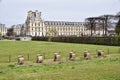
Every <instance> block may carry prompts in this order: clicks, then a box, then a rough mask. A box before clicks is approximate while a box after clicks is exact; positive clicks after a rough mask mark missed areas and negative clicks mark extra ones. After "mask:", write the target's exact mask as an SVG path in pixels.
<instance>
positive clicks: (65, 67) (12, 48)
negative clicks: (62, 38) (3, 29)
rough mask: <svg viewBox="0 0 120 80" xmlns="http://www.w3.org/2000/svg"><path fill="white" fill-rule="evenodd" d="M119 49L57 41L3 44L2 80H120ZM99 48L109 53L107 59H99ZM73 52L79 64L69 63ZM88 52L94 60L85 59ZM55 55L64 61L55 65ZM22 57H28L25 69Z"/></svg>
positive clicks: (0, 59)
mask: <svg viewBox="0 0 120 80" xmlns="http://www.w3.org/2000/svg"><path fill="white" fill-rule="evenodd" d="M108 48H109V55H108ZM119 48H120V47H119V46H118V47H117V46H102V45H87V44H72V43H56V42H37V41H0V80H120V75H119V74H120V69H119V67H120V52H119ZM99 49H102V50H104V51H105V55H106V57H104V58H97V57H96V54H97V53H96V50H99ZM72 50H73V51H75V53H76V55H77V60H75V61H69V60H68V54H69V52H70V51H72ZM84 50H88V51H90V53H91V55H92V58H91V59H90V60H85V59H84V58H83V51H84ZM55 52H61V53H60V54H61V56H62V61H61V62H53V55H54V53H55ZM39 53H40V54H42V55H44V56H45V61H46V62H44V63H43V64H36V63H35V61H36V55H37V54H39ZM28 54H29V60H28ZM9 55H10V56H9ZM18 55H24V56H25V64H24V65H22V66H18V65H17V57H18ZM9 58H10V60H11V62H9Z"/></svg>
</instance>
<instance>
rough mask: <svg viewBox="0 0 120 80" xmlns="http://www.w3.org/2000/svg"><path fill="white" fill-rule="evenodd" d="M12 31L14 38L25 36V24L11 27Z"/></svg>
mask: <svg viewBox="0 0 120 80" xmlns="http://www.w3.org/2000/svg"><path fill="white" fill-rule="evenodd" d="M11 28H12V31H13V33H14V35H15V36H25V35H26V33H25V24H18V25H12V27H11Z"/></svg>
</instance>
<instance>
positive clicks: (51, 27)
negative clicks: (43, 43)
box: [25, 10, 86, 36]
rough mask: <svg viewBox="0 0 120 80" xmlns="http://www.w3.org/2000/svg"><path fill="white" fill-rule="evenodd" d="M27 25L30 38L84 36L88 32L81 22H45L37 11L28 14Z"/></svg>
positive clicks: (27, 33)
mask: <svg viewBox="0 0 120 80" xmlns="http://www.w3.org/2000/svg"><path fill="white" fill-rule="evenodd" d="M25 24H26V35H28V36H82V35H85V31H86V29H85V26H84V23H81V22H64V21H43V20H42V19H41V12H38V11H37V10H36V11H35V12H32V11H29V12H28V15H27V19H26V22H25ZM48 34H49V35H48Z"/></svg>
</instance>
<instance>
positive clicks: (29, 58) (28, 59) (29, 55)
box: [28, 53, 30, 61]
mask: <svg viewBox="0 0 120 80" xmlns="http://www.w3.org/2000/svg"><path fill="white" fill-rule="evenodd" d="M29 60H30V55H29V53H28V61H29Z"/></svg>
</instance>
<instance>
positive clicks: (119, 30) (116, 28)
mask: <svg viewBox="0 0 120 80" xmlns="http://www.w3.org/2000/svg"><path fill="white" fill-rule="evenodd" d="M115 33H116V34H117V35H120V19H119V21H118V23H117V25H116V27H115Z"/></svg>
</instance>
